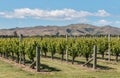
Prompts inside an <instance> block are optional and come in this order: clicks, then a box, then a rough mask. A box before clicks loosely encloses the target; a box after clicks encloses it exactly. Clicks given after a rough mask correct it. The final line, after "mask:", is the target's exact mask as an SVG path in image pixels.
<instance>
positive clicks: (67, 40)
mask: <svg viewBox="0 0 120 78" xmlns="http://www.w3.org/2000/svg"><path fill="white" fill-rule="evenodd" d="M66 42H67V43H68V35H67V34H66ZM66 62H68V45H66Z"/></svg>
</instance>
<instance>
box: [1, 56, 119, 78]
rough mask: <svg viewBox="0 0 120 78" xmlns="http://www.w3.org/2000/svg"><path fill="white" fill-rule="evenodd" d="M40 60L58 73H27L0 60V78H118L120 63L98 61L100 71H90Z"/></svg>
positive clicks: (49, 60) (81, 67)
mask: <svg viewBox="0 0 120 78" xmlns="http://www.w3.org/2000/svg"><path fill="white" fill-rule="evenodd" d="M41 60H42V64H45V65H48V66H49V67H53V68H54V69H56V70H59V71H52V72H49V73H34V72H28V71H25V70H22V69H21V68H19V67H17V66H14V65H13V64H10V63H6V62H4V61H2V60H1V59H0V78H120V63H115V62H105V61H100V60H99V61H98V65H99V67H100V68H102V69H100V68H98V69H97V70H92V68H87V67H83V66H81V65H77V64H76V65H72V64H71V63H65V62H61V61H60V60H51V59H48V58H42V59H41Z"/></svg>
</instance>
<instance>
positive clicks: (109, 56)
mask: <svg viewBox="0 0 120 78" xmlns="http://www.w3.org/2000/svg"><path fill="white" fill-rule="evenodd" d="M110 40H111V39H110V34H108V60H109V61H110V60H111V50H110Z"/></svg>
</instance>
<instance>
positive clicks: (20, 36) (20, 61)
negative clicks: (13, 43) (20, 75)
mask: <svg viewBox="0 0 120 78" xmlns="http://www.w3.org/2000/svg"><path fill="white" fill-rule="evenodd" d="M21 42H22V34H20V35H19V51H20V44H21ZM19 54H20V59H19V63H20V64H21V63H22V53H21V52H20V53H19Z"/></svg>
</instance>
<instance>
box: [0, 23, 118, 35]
mask: <svg viewBox="0 0 120 78" xmlns="http://www.w3.org/2000/svg"><path fill="white" fill-rule="evenodd" d="M14 32H17V34H23V35H24V36H35V35H56V34H59V35H65V34H66V32H67V33H68V34H72V35H86V34H91V35H95V34H113V35H120V28H116V27H112V26H102V27H98V26H93V25H89V24H71V25H67V26H35V27H25V28H12V29H0V35H13V34H14Z"/></svg>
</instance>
